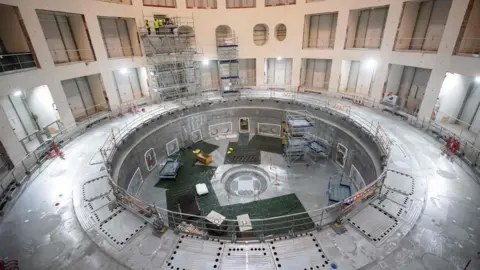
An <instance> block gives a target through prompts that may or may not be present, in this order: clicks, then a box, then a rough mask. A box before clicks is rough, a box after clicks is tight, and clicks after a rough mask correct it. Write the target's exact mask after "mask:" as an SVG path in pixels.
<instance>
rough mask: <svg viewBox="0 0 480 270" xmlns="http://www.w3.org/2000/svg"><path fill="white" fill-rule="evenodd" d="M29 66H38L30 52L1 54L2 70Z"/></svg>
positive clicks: (0, 68)
mask: <svg viewBox="0 0 480 270" xmlns="http://www.w3.org/2000/svg"><path fill="white" fill-rule="evenodd" d="M27 68H37V63H36V62H35V58H34V57H33V54H32V53H30V52H28V53H12V54H1V55H0V72H9V71H16V70H20V69H27Z"/></svg>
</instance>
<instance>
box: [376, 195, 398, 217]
mask: <svg viewBox="0 0 480 270" xmlns="http://www.w3.org/2000/svg"><path fill="white" fill-rule="evenodd" d="M371 204H372V205H375V206H378V207H379V208H380V209H382V210H383V211H385V212H387V213H389V214H390V215H392V216H394V217H397V218H399V217H400V215H401V214H402V213H403V212H404V211H405V207H402V206H400V205H398V204H397V203H395V202H393V201H391V200H389V199H385V200H383V201H381V200H379V199H375V200H374V201H373V202H372V203H371Z"/></svg>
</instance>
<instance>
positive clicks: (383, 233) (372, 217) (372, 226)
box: [348, 204, 399, 245]
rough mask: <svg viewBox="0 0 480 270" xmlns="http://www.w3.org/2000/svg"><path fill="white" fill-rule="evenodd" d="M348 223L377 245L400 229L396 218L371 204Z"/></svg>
mask: <svg viewBox="0 0 480 270" xmlns="http://www.w3.org/2000/svg"><path fill="white" fill-rule="evenodd" d="M348 221H349V222H350V224H351V225H352V226H353V227H355V228H357V229H358V230H359V231H360V232H362V233H363V234H364V235H365V236H366V237H367V238H368V239H370V240H372V241H373V242H374V243H375V244H377V245H379V244H381V243H383V240H384V239H386V238H387V236H388V235H390V234H392V233H393V231H394V230H396V229H397V228H398V227H399V221H398V219H397V218H396V217H394V216H392V215H390V214H389V213H387V212H385V211H383V210H382V209H380V208H379V207H377V206H375V205H371V204H369V205H367V206H366V207H365V208H363V209H362V210H361V211H359V212H358V213H357V214H356V215H355V216H353V217H352V218H350V219H348Z"/></svg>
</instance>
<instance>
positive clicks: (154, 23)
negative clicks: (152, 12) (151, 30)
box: [153, 20, 160, 28]
mask: <svg viewBox="0 0 480 270" xmlns="http://www.w3.org/2000/svg"><path fill="white" fill-rule="evenodd" d="M153 26H154V27H155V28H160V20H155V22H153Z"/></svg>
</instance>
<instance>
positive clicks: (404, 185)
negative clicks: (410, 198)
mask: <svg viewBox="0 0 480 270" xmlns="http://www.w3.org/2000/svg"><path fill="white" fill-rule="evenodd" d="M384 185H385V186H386V187H387V188H389V189H391V190H393V191H396V192H399V193H402V194H404V195H413V194H414V193H415V179H413V177H411V176H410V175H408V174H405V173H402V172H398V171H394V170H387V176H386V177H385V182H384Z"/></svg>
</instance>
